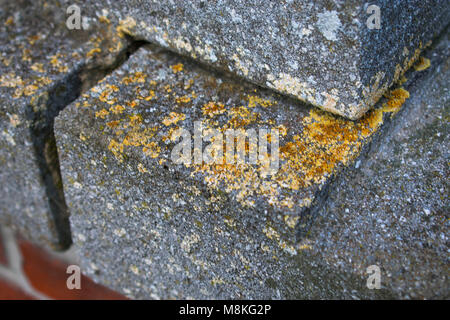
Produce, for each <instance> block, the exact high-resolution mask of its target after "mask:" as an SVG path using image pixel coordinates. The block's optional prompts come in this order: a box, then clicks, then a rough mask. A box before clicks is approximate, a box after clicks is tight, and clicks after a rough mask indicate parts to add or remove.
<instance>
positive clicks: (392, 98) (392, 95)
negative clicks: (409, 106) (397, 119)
mask: <svg viewBox="0 0 450 320" xmlns="http://www.w3.org/2000/svg"><path fill="white" fill-rule="evenodd" d="M386 97H387V98H388V99H389V100H388V101H387V102H386V103H384V104H383V111H384V112H392V113H394V114H395V113H397V112H398V111H399V110H400V107H401V106H402V105H403V104H404V103H405V101H406V99H408V98H409V92H408V91H406V90H405V89H403V88H398V89H395V90H393V91H391V92H389V93H388V94H387V95H386Z"/></svg>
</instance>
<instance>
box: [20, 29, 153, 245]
mask: <svg viewBox="0 0 450 320" xmlns="http://www.w3.org/2000/svg"><path fill="white" fill-rule="evenodd" d="M144 44H146V42H145V41H135V40H133V39H132V38H129V37H127V45H126V46H125V48H124V49H123V50H122V51H121V52H119V53H118V54H117V55H116V56H115V57H114V58H113V59H110V60H108V59H105V61H101V62H98V61H97V62H94V63H90V64H87V65H86V64H84V65H81V66H79V67H78V68H77V69H76V70H74V71H73V72H71V73H69V74H68V75H67V76H66V77H65V78H64V79H62V80H61V81H59V82H58V83H56V84H55V85H54V86H53V87H52V88H51V89H50V90H49V91H48V92H47V93H45V94H43V95H42V96H40V97H39V98H37V100H36V101H35V102H34V103H33V105H30V106H28V108H27V112H28V114H27V117H28V119H30V120H31V121H32V125H31V129H30V130H31V136H32V137H33V138H32V139H33V148H34V153H35V156H36V159H37V161H38V166H39V170H40V175H41V178H42V181H43V183H44V185H45V191H46V195H47V198H48V201H49V208H50V213H49V214H50V216H49V221H50V222H49V223H50V224H52V225H51V226H50V227H51V229H52V230H55V233H56V236H57V238H58V244H57V245H56V246H55V249H56V250H65V249H67V248H69V247H70V245H71V244H72V237H71V231H70V222H69V210H68V208H67V204H66V201H65V198H64V191H63V185H62V179H61V172H60V167H59V158H58V151H57V148H56V140H55V135H54V119H55V117H56V116H58V114H59V112H60V111H61V110H63V109H64V108H65V107H66V106H67V105H69V104H70V103H71V102H73V101H75V100H76V99H77V98H78V97H79V96H80V95H81V94H82V93H83V92H85V91H87V90H89V89H90V88H92V87H93V86H95V85H96V84H97V83H98V82H99V81H100V80H101V79H103V78H104V77H105V76H107V75H108V74H109V73H111V72H112V71H113V70H115V69H116V68H118V67H120V66H121V65H122V64H123V63H124V62H125V61H126V60H128V58H129V57H130V56H131V55H132V54H133V53H134V52H135V51H136V50H138V49H139V48H140V47H141V46H142V45H144Z"/></svg>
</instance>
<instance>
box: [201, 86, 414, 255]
mask: <svg viewBox="0 0 450 320" xmlns="http://www.w3.org/2000/svg"><path fill="white" fill-rule="evenodd" d="M408 96H409V95H408V93H407V92H406V91H405V90H404V89H396V90H394V91H392V92H391V93H390V94H389V100H388V102H386V104H385V105H384V106H383V107H381V108H378V109H375V110H372V111H369V112H368V113H367V114H366V115H365V116H364V117H363V118H362V119H360V120H358V121H351V120H347V119H344V118H341V117H338V116H334V115H332V114H330V113H328V112H325V111H322V110H320V109H316V108H314V109H311V111H310V113H309V115H308V116H307V117H304V118H303V119H302V120H301V121H300V123H299V124H298V128H302V129H300V130H297V134H294V135H293V136H292V137H291V138H290V139H289V140H288V141H286V142H285V143H284V144H283V145H281V147H280V149H279V157H280V167H279V170H278V171H277V172H276V173H274V174H273V175H270V176H264V175H261V170H262V169H263V168H265V166H266V165H267V161H265V160H264V159H266V160H267V159H268V155H265V157H263V159H261V157H260V158H259V159H258V162H257V163H256V164H253V165H251V164H247V163H244V164H230V163H228V161H224V163H223V164H211V165H207V164H205V163H203V164H201V165H195V166H194V171H193V173H194V174H196V173H201V174H202V175H203V177H204V181H205V183H206V184H207V185H208V186H209V187H211V188H213V189H220V190H223V191H225V192H227V193H231V192H233V191H235V192H236V199H237V200H238V201H239V202H240V203H241V204H242V205H243V206H253V205H254V200H253V199H252V197H263V198H265V199H266V200H267V202H268V203H269V204H271V205H273V206H277V207H282V208H288V209H293V208H295V207H296V206H309V205H310V204H311V202H312V199H311V198H305V199H300V200H299V202H296V201H295V200H294V198H293V197H292V194H291V193H290V191H295V190H300V189H305V188H308V187H310V186H312V185H314V184H319V185H320V184H322V183H324V182H325V181H326V180H327V179H328V178H329V177H330V176H331V175H333V174H334V173H335V171H336V170H337V168H338V166H339V165H348V163H349V162H351V161H352V160H354V159H355V158H356V157H357V155H358V154H359V152H360V150H361V148H362V146H363V145H364V144H365V142H366V141H367V138H368V137H370V136H371V135H372V134H373V133H374V132H375V131H376V130H378V128H379V127H380V125H381V124H382V123H383V114H384V113H386V112H388V113H393V112H396V111H397V110H398V109H399V108H400V106H401V104H402V103H404V101H405V99H406V98H407V97H408ZM212 107H215V105H214V104H212V103H211V104H209V106H208V108H207V110H208V109H211V108H212ZM226 110H227V111H228V113H227V114H228V116H229V117H230V118H231V119H230V120H229V121H228V122H227V123H226V124H225V126H224V128H233V129H239V128H245V127H246V126H247V125H248V124H251V123H254V122H255V121H257V118H258V117H259V115H258V114H257V113H255V114H252V113H251V112H249V110H248V109H247V108H245V107H231V108H229V109H226ZM210 112H211V111H210V110H209V112H207V113H206V115H210V114H212V116H214V115H215V114H216V113H215V112H212V113H210ZM237 118H239V119H240V120H241V121H237ZM207 123H213V121H212V120H210V121H209V122H208V121H207V122H206V124H207ZM257 123H259V122H257ZM275 128H277V129H278V130H279V133H280V136H287V128H286V127H285V126H284V125H279V126H277V127H275ZM221 129H223V128H221ZM219 130H220V129H219ZM222 131H223V130H222ZM269 141H270V139H268V142H269ZM245 150H246V152H247V151H248V146H247V145H246V148H245ZM287 219H288V218H287ZM286 223H288V224H290V225H293V224H294V223H295V220H291V219H289V220H286ZM285 249H286V250H288V249H289V250H290V248H288V246H287V247H286V248H285Z"/></svg>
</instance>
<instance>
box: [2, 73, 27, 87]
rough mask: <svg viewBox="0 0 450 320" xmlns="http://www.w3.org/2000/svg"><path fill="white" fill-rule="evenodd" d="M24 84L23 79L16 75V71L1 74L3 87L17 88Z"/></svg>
mask: <svg viewBox="0 0 450 320" xmlns="http://www.w3.org/2000/svg"><path fill="white" fill-rule="evenodd" d="M22 85H23V80H22V79H21V78H20V77H19V76H16V75H15V73H14V72H10V73H7V74H2V75H1V76H0V86H1V87H9V88H15V87H17V86H22Z"/></svg>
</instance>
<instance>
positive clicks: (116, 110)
mask: <svg viewBox="0 0 450 320" xmlns="http://www.w3.org/2000/svg"><path fill="white" fill-rule="evenodd" d="M124 110H125V107H124V106H121V105H120V104H116V105H115V106H113V107H111V108H109V111H111V112H112V113H114V114H121V113H122V112H123V111H124Z"/></svg>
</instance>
